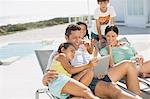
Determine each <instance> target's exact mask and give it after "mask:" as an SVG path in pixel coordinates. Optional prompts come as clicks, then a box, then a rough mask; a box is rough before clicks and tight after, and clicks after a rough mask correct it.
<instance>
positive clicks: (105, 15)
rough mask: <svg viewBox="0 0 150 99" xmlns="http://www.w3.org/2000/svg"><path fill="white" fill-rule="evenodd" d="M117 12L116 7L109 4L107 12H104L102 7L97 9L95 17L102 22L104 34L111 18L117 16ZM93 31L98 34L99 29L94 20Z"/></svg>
mask: <svg viewBox="0 0 150 99" xmlns="http://www.w3.org/2000/svg"><path fill="white" fill-rule="evenodd" d="M115 16H116V12H115V9H114V7H112V6H108V9H107V11H106V12H102V11H101V10H100V7H98V8H96V9H95V13H94V18H95V19H99V21H100V23H101V32H102V35H104V32H105V28H106V27H107V26H108V25H109V24H110V18H111V17H115ZM92 32H93V33H95V34H97V35H98V32H97V29H96V22H94V25H93V29H92Z"/></svg>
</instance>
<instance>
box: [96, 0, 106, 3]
mask: <svg viewBox="0 0 150 99" xmlns="http://www.w3.org/2000/svg"><path fill="white" fill-rule="evenodd" d="M104 1H108V2H109V0H97V2H98V3H99V2H104Z"/></svg>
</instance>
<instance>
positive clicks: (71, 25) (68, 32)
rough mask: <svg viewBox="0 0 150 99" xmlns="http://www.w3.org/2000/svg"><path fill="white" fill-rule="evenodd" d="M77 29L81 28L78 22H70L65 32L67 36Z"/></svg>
mask: <svg viewBox="0 0 150 99" xmlns="http://www.w3.org/2000/svg"><path fill="white" fill-rule="evenodd" d="M76 30H79V31H80V30H81V28H80V27H79V25H77V24H70V25H69V26H68V27H67V28H66V32H65V36H67V37H69V36H70V34H71V31H76Z"/></svg>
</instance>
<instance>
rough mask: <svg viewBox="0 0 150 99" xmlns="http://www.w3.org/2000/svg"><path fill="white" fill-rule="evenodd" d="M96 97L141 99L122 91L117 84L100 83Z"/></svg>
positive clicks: (96, 89)
mask: <svg viewBox="0 0 150 99" xmlns="http://www.w3.org/2000/svg"><path fill="white" fill-rule="evenodd" d="M95 95H96V96H98V97H106V96H107V97H110V98H112V99H141V98H140V97H139V96H133V95H131V94H129V93H127V92H125V91H123V90H121V89H120V88H119V87H118V86H117V85H116V84H114V83H108V82H104V81H99V82H98V83H97V84H96V88H95Z"/></svg>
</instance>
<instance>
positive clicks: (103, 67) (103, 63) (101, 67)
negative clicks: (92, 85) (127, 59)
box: [93, 55, 110, 77]
mask: <svg viewBox="0 0 150 99" xmlns="http://www.w3.org/2000/svg"><path fill="white" fill-rule="evenodd" d="M98 60H99V62H98V64H97V65H96V66H95V67H94V68H93V71H94V76H95V77H97V76H98V75H99V74H102V75H107V73H108V68H109V60H110V56H109V55H106V56H102V57H99V58H98Z"/></svg>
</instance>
